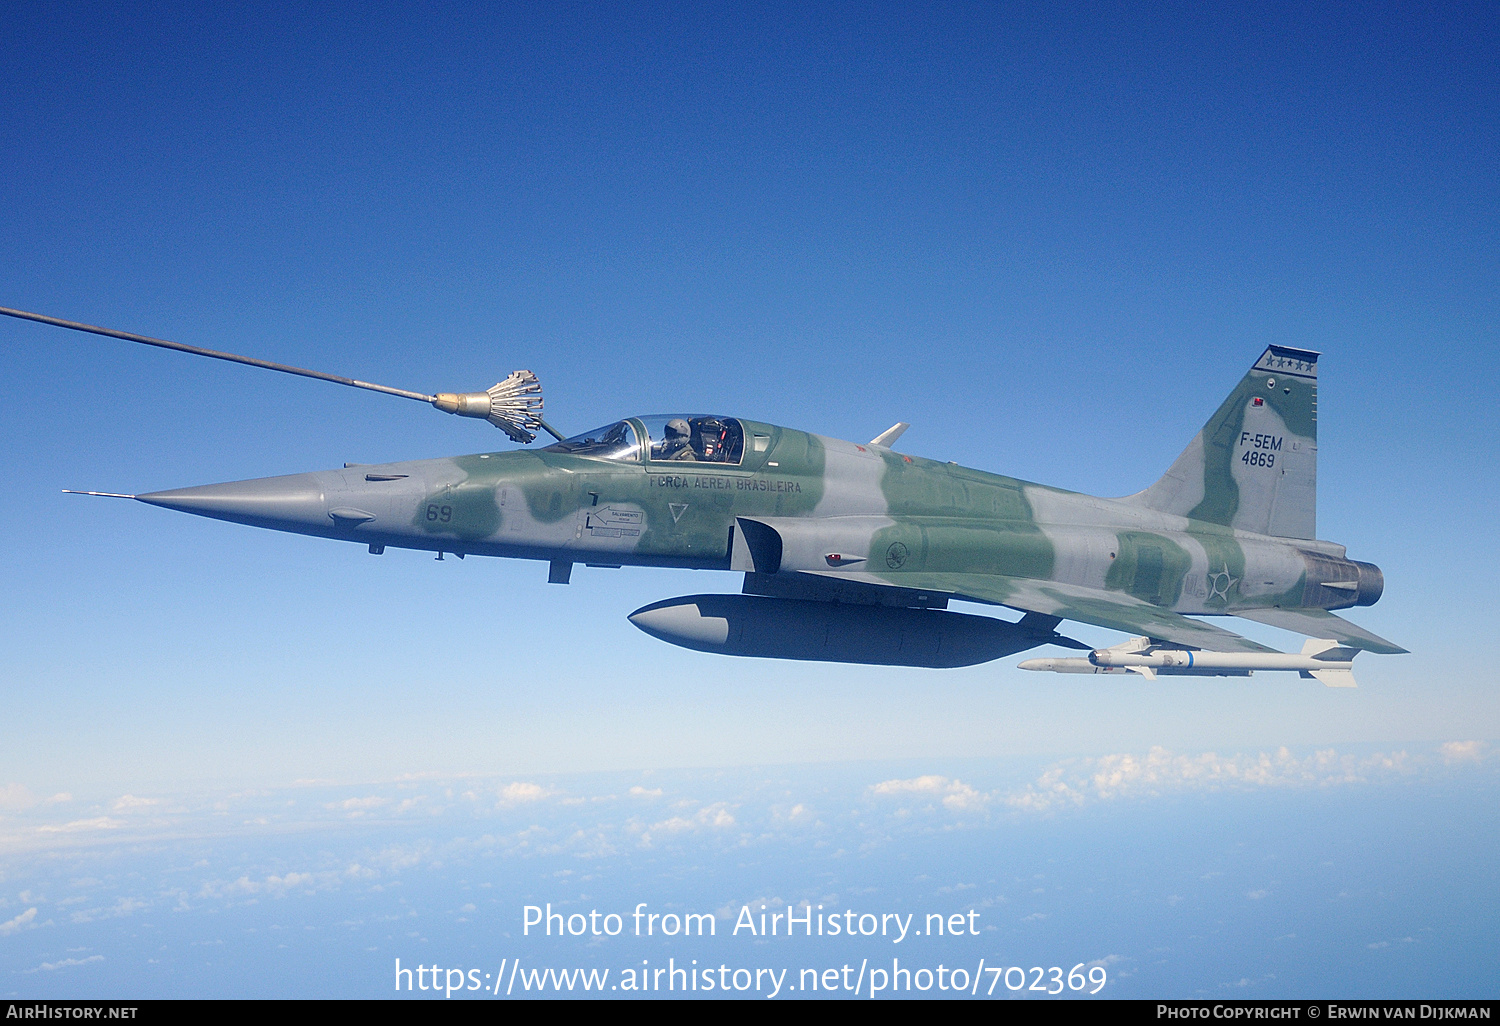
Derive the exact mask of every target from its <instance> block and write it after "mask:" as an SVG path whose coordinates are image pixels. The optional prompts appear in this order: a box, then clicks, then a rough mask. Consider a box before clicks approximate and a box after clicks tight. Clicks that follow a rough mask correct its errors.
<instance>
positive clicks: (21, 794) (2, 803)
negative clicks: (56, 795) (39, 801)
mask: <svg viewBox="0 0 1500 1026" xmlns="http://www.w3.org/2000/svg"><path fill="white" fill-rule="evenodd" d="M35 804H36V796H35V795H33V794H32V793H31V791H30V789H28V788H27V787H26V785H25V784H6V785H5V786H4V787H0V809H13V810H15V811H18V812H19V811H20V810H21V809H29V808H31V807H32V806H33V805H35Z"/></svg>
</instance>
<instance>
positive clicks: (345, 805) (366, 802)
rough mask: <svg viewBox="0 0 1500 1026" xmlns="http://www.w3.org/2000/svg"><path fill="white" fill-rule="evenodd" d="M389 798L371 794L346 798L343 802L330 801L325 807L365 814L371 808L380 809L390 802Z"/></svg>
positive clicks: (351, 813)
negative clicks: (364, 796)
mask: <svg viewBox="0 0 1500 1026" xmlns="http://www.w3.org/2000/svg"><path fill="white" fill-rule="evenodd" d="M389 801H390V799H389V798H381V797H380V796H379V795H370V796H369V797H368V798H345V799H344V800H343V801H341V802H328V803H326V804H325V805H324V806H323V808H325V809H333V810H334V811H336V812H337V811H339V810H343V811H344V812H347V813H349V815H351V816H363V815H364V814H365V813H366V812H369V811H370V810H371V809H378V808H380V806H382V805H385V804H386V803H387V802H389Z"/></svg>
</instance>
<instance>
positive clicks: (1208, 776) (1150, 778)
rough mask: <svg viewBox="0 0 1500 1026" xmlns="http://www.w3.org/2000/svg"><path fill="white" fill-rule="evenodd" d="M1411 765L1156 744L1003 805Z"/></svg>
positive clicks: (1266, 783) (1065, 802)
mask: <svg viewBox="0 0 1500 1026" xmlns="http://www.w3.org/2000/svg"><path fill="white" fill-rule="evenodd" d="M1415 768H1416V763H1415V760H1413V759H1412V758H1411V757H1410V756H1408V755H1407V753H1406V752H1392V753H1389V754H1386V753H1376V754H1375V755H1370V756H1364V757H1357V756H1352V755H1339V754H1338V753H1337V752H1336V751H1334V750H1333V749H1324V750H1321V751H1317V752H1313V753H1312V754H1311V755H1308V756H1306V757H1303V758H1298V757H1297V756H1295V755H1293V754H1292V753H1291V752H1290V751H1289V750H1288V749H1286V748H1285V747H1282V748H1278V749H1277V750H1276V751H1275V752H1259V753H1256V754H1254V755H1232V756H1221V755H1218V754H1217V753H1214V752H1204V753H1202V754H1200V755H1175V754H1173V753H1172V752H1170V751H1168V750H1167V749H1165V748H1162V747H1160V746H1157V747H1154V748H1152V749H1151V750H1150V751H1149V752H1147V753H1146V754H1145V755H1136V754H1133V753H1122V754H1117V755H1103V756H1100V757H1098V758H1095V759H1080V760H1073V761H1069V762H1064V763H1059V764H1057V765H1055V766H1052V767H1050V768H1049V769H1047V770H1046V771H1045V772H1044V773H1043V774H1042V775H1041V776H1040V777H1038V778H1037V779H1036V780H1035V781H1033V782H1032V783H1031V784H1029V785H1027V786H1026V787H1023V788H1019V789H1016V790H1014V791H1011V792H1009V793H1008V794H1006V795H1005V796H1004V797H1003V799H1002V800H1003V801H1004V803H1005V804H1006V805H1008V806H1010V807H1011V808H1014V809H1020V810H1028V811H1041V810H1048V809H1054V808H1058V807H1067V806H1078V805H1083V804H1086V803H1088V802H1092V801H1107V800H1109V799H1113V798H1131V797H1149V796H1155V795H1161V794H1165V793H1169V792H1181V791H1217V790H1253V789H1258V788H1272V787H1275V788H1284V787H1331V786H1337V785H1341V784H1359V783H1367V782H1369V780H1370V779H1371V778H1372V777H1374V776H1380V775H1389V774H1395V773H1407V772H1411V771H1413V770H1414V769H1415Z"/></svg>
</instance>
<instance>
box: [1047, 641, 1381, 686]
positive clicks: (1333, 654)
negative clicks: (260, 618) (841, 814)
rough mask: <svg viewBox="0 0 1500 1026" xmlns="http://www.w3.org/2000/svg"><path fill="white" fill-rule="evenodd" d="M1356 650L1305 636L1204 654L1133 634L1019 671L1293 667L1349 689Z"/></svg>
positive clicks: (1240, 672) (1218, 672)
mask: <svg viewBox="0 0 1500 1026" xmlns="http://www.w3.org/2000/svg"><path fill="white" fill-rule="evenodd" d="M1358 651H1359V650H1358V649H1354V648H1345V647H1343V646H1341V645H1338V644H1336V643H1334V642H1331V641H1317V640H1313V639H1309V640H1308V641H1306V642H1305V643H1304V644H1303V646H1302V652H1301V654H1300V655H1292V654H1290V653H1286V652H1204V651H1197V650H1194V649H1180V648H1165V647H1162V646H1160V645H1158V644H1155V643H1154V642H1153V641H1152V640H1151V639H1150V638H1133V639H1131V640H1130V641H1127V642H1125V643H1124V644H1123V645H1113V646H1111V647H1109V648H1096V649H1094V650H1093V651H1092V652H1090V653H1089V654H1088V656H1087V657H1086V658H1083V659H1027V660H1026V661H1025V662H1023V663H1021V669H1023V670H1051V671H1052V672H1053V673H1138V674H1140V675H1141V676H1143V677H1146V678H1148V679H1150V678H1154V677H1155V676H1156V675H1157V674H1167V675H1169V676H1172V675H1176V676H1195V677H1248V676H1250V675H1251V674H1252V673H1254V672H1255V671H1256V670H1296V671H1298V672H1299V673H1301V674H1302V676H1304V677H1312V678H1315V679H1317V680H1320V681H1322V682H1323V683H1324V684H1327V685H1328V686H1329V687H1331V688H1352V687H1354V672H1353V671H1354V657H1355V655H1356V654H1357V653H1358Z"/></svg>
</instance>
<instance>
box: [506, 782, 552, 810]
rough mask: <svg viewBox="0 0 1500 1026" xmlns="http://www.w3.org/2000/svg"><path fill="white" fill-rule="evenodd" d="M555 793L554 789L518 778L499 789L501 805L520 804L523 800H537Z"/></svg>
mask: <svg viewBox="0 0 1500 1026" xmlns="http://www.w3.org/2000/svg"><path fill="white" fill-rule="evenodd" d="M556 793H557V792H556V791H553V790H551V789H550V788H546V787H543V786H542V785H541V784H533V783H529V782H527V781H521V780H518V781H516V782H515V783H513V784H506V785H505V786H504V787H502V788H501V789H500V803H501V804H502V805H520V804H522V803H524V802H539V801H541V800H542V799H543V798H547V797H550V796H551V795H554V794H556Z"/></svg>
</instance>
